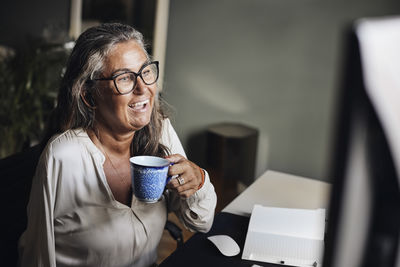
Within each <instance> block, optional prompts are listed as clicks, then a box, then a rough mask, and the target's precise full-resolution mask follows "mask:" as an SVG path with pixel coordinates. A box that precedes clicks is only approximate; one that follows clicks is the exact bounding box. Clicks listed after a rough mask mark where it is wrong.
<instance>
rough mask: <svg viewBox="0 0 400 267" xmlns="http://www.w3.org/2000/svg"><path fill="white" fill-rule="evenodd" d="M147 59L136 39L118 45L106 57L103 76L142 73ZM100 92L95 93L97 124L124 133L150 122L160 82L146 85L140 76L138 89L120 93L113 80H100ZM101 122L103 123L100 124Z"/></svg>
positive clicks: (136, 87)
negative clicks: (131, 72) (128, 72)
mask: <svg viewBox="0 0 400 267" xmlns="http://www.w3.org/2000/svg"><path fill="white" fill-rule="evenodd" d="M147 62H148V58H147V56H146V54H145V52H144V51H143V49H142V47H141V46H140V45H138V44H137V43H136V42H135V41H128V42H123V43H119V44H116V45H115V46H114V47H113V48H112V49H111V51H110V53H109V54H108V56H107V57H106V60H105V62H104V68H103V72H102V74H101V76H102V77H106V78H108V77H113V76H115V75H118V74H120V73H123V72H126V71H133V72H136V73H137V72H139V70H140V69H141V67H142V66H143V65H144V64H146V63H147ZM96 87H97V89H98V90H99V92H100V94H99V95H97V94H95V96H94V98H95V103H96V107H97V108H96V112H95V121H96V122H95V123H96V124H97V125H98V126H101V127H103V128H107V129H109V130H111V131H113V132H118V133H121V134H124V133H128V132H132V131H133V132H134V131H137V130H139V129H141V128H143V127H144V126H146V125H147V124H148V123H149V122H150V117H151V112H152V110H153V106H154V101H155V97H156V94H157V85H156V84H152V85H146V84H145V83H144V82H143V80H142V79H141V78H140V77H138V78H137V81H136V86H135V89H134V90H133V91H132V92H130V93H128V94H125V95H121V94H119V93H118V91H117V89H116V88H115V85H114V82H113V81H112V80H104V81H97V83H96ZM99 124H100V125H99Z"/></svg>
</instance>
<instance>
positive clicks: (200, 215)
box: [162, 119, 217, 232]
mask: <svg viewBox="0 0 400 267" xmlns="http://www.w3.org/2000/svg"><path fill="white" fill-rule="evenodd" d="M162 143H163V144H164V145H166V146H167V147H168V148H169V149H170V151H171V153H172V154H181V155H182V156H184V157H186V154H185V151H184V150H183V147H182V144H181V142H180V140H179V138H178V135H177V134H176V132H175V130H174V128H173V127H172V125H171V122H170V121H169V120H168V119H166V120H165V121H164V125H163V136H162ZM203 171H204V174H205V181H204V184H203V186H202V187H201V188H200V189H199V190H197V191H196V192H195V193H194V194H193V195H192V196H190V197H189V198H186V199H184V198H181V197H180V196H179V195H178V194H176V193H175V192H173V191H168V192H167V199H168V210H169V211H172V212H174V213H175V214H176V215H177V216H178V218H179V219H180V221H181V222H182V223H183V225H184V226H185V227H186V228H187V229H189V230H191V231H199V232H208V231H209V230H210V228H211V225H212V223H213V219H214V211H215V206H216V203H217V196H216V194H215V190H214V186H213V185H212V184H211V181H210V177H209V175H208V173H207V171H206V170H204V169H203Z"/></svg>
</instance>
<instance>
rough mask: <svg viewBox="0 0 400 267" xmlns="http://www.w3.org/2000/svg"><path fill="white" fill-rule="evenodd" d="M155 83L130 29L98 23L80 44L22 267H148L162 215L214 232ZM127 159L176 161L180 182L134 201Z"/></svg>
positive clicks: (201, 188) (198, 175) (33, 201)
mask: <svg viewBox="0 0 400 267" xmlns="http://www.w3.org/2000/svg"><path fill="white" fill-rule="evenodd" d="M157 79H158V62H153V61H151V60H150V57H149V55H148V54H147V52H146V50H145V48H144V44H143V37H142V35H141V34H140V33H139V32H137V31H136V30H134V29H133V28H132V27H130V26H126V25H122V24H117V23H112V24H103V25H101V26H98V27H93V28H91V29H89V30H87V31H86V32H84V33H82V35H81V36H80V37H79V39H78V40H77V42H76V45H75V47H74V49H73V51H72V53H71V56H70V58H69V61H68V64H67V69H66V72H65V75H64V77H63V81H62V84H61V88H60V93H59V96H58V105H57V108H56V110H55V112H54V116H53V118H52V123H51V127H50V134H49V136H52V137H51V138H50V140H49V141H48V143H47V145H46V147H45V149H44V151H43V153H42V155H41V158H40V161H39V163H38V166H37V170H36V175H35V177H34V180H33V184H32V190H31V195H30V201H29V205H28V226H27V229H26V231H25V232H24V233H23V235H22V237H21V239H20V256H21V257H20V263H21V266H56V265H57V266H149V265H151V264H152V263H154V262H155V261H156V257H157V251H156V250H157V246H158V243H159V241H160V239H161V235H162V232H163V229H164V225H165V222H166V220H167V212H168V211H173V212H175V213H176V214H177V216H178V217H179V218H180V220H181V221H182V223H183V224H184V225H185V227H187V228H188V229H190V230H193V231H201V232H207V231H208V230H209V229H210V227H211V224H212V221H213V216H214V209H215V205H216V195H215V192H214V188H213V186H212V184H211V183H210V180H209V177H208V175H207V173H206V172H205V171H204V170H202V169H201V168H199V167H198V166H197V165H196V164H194V163H193V162H190V161H189V160H187V159H186V158H185V153H184V151H183V148H182V145H181V143H180V141H179V139H178V137H177V135H176V133H175V131H174V129H173V128H172V126H171V124H170V122H169V120H168V119H167V118H166V117H165V115H164V113H163V110H162V107H161V106H160V103H159V97H158V90H157V85H156V81H157ZM133 155H154V156H161V157H166V158H167V159H168V160H170V161H171V162H173V163H175V164H174V165H173V166H171V167H170V170H169V175H178V178H177V179H171V181H170V182H169V184H168V185H167V188H168V189H167V190H166V191H165V193H164V194H163V197H162V198H161V199H160V200H159V201H158V202H157V203H153V204H146V203H142V202H139V201H138V200H137V199H136V198H135V197H134V195H133V194H132V190H131V178H130V165H129V158H130V157H131V156H133Z"/></svg>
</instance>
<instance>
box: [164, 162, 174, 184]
mask: <svg viewBox="0 0 400 267" xmlns="http://www.w3.org/2000/svg"><path fill="white" fill-rule="evenodd" d="M172 165H174V163H172V162H171V163H170V164H169V166H172ZM174 176H175V175H174ZM174 176H171V175H168V176H167V179H166V180H165V185H167V184H168V183H169V181H171V179H172V177H174Z"/></svg>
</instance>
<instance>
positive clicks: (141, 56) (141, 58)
mask: <svg viewBox="0 0 400 267" xmlns="http://www.w3.org/2000/svg"><path fill="white" fill-rule="evenodd" d="M147 61H148V56H147V54H146V52H145V51H144V49H143V47H142V46H141V45H140V44H138V43H137V42H135V41H127V42H122V43H117V44H115V45H114V46H113V47H112V48H111V49H110V52H109V53H108V55H107V56H106V58H105V62H104V70H107V71H111V72H113V71H115V70H117V69H121V68H125V69H131V70H132V71H138V70H139V69H140V67H141V66H142V65H143V64H144V63H146V62H147Z"/></svg>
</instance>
